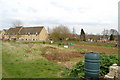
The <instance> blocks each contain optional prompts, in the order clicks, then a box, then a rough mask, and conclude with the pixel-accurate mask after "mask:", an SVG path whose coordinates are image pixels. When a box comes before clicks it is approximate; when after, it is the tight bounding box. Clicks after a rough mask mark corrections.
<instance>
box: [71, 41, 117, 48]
mask: <svg viewBox="0 0 120 80" xmlns="http://www.w3.org/2000/svg"><path fill="white" fill-rule="evenodd" d="M73 44H79V45H85V46H97V47H108V48H109V47H112V48H117V47H115V43H99V42H98V43H90V42H73Z"/></svg>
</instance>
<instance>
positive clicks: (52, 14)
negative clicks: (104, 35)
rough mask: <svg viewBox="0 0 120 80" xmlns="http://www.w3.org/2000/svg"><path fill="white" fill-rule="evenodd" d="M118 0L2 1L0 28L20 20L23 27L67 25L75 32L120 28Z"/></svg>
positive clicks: (5, 27) (96, 31) (93, 31)
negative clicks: (119, 25)
mask: <svg viewBox="0 0 120 80" xmlns="http://www.w3.org/2000/svg"><path fill="white" fill-rule="evenodd" d="M118 1H119V0H0V30H1V29H7V28H10V27H12V23H13V22H14V21H16V20H20V21H21V22H22V23H23V26H25V27H26V26H28V27H29V26H30V27H31V26H39V25H40V26H41V25H43V26H45V27H46V29H47V27H50V28H52V27H55V26H57V25H60V24H62V25H66V26H68V27H69V28H70V30H71V31H72V28H73V27H74V28H75V29H76V33H79V32H80V29H81V28H83V29H84V30H85V32H87V33H94V34H97V33H101V32H102V31H103V30H104V29H118Z"/></svg>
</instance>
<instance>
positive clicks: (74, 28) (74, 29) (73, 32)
mask: <svg viewBox="0 0 120 80" xmlns="http://www.w3.org/2000/svg"><path fill="white" fill-rule="evenodd" d="M74 35H75V28H74V27H73V36H74Z"/></svg>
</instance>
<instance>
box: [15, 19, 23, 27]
mask: <svg viewBox="0 0 120 80" xmlns="http://www.w3.org/2000/svg"><path fill="white" fill-rule="evenodd" d="M13 26H14V27H20V26H23V24H22V22H21V21H20V20H16V21H14V22H13Z"/></svg>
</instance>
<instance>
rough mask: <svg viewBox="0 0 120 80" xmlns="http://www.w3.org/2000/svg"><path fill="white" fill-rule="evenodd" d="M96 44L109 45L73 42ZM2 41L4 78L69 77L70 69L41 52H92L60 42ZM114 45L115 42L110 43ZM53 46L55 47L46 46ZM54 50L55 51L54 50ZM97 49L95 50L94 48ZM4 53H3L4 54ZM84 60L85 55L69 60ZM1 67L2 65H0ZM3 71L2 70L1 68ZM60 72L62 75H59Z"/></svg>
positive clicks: (81, 43)
mask: <svg viewBox="0 0 120 80" xmlns="http://www.w3.org/2000/svg"><path fill="white" fill-rule="evenodd" d="M74 44H75V45H83V46H94V47H96V46H97V47H98V46H99V47H107V46H106V45H107V44H100V45H99V44H96V43H83V42H80V43H73V45H72V46H74ZM1 45H2V42H0V51H2V52H1V53H0V57H2V59H3V61H2V62H3V63H2V64H3V65H2V71H3V72H2V73H1V74H2V76H3V77H4V78H60V76H61V77H62V78H63V77H65V78H68V76H67V73H68V72H69V70H66V69H65V68H63V67H61V66H60V65H58V64H57V63H53V62H50V61H48V60H47V59H46V58H44V57H42V56H41V54H52V53H58V52H60V53H69V52H74V51H75V52H79V51H80V52H91V50H88V49H84V48H64V47H63V45H60V46H58V44H48V43H46V44H43V43H42V42H40V43H39V42H35V43H34V42H33V43H16V42H3V46H1ZM110 45H113V44H110ZM46 47H53V48H55V49H51V48H46ZM107 48H109V47H107ZM53 51H54V52H53ZM94 51H95V50H94ZM95 52H97V51H95ZM2 53H3V54H2ZM1 54H2V55H1ZM80 60H82V61H83V60H84V57H79V58H71V59H70V60H69V61H80ZM0 68H1V67H0ZM0 71H1V70H0ZM60 72H63V73H61V74H62V75H59V73H60ZM70 78H71V77H70Z"/></svg>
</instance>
